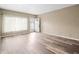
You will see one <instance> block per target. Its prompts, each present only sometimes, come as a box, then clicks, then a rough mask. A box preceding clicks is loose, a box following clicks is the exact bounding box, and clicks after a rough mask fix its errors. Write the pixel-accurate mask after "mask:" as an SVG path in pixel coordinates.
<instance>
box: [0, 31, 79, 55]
mask: <svg viewBox="0 0 79 59" xmlns="http://www.w3.org/2000/svg"><path fill="white" fill-rule="evenodd" d="M1 45H2V46H1V51H0V53H2V54H5V53H6V54H54V53H57V54H67V53H71V54H76V53H79V41H76V40H72V39H66V38H61V37H57V36H50V35H47V34H42V33H35V32H34V33H30V34H26V35H19V36H13V37H6V38H3V39H2V44H1Z"/></svg>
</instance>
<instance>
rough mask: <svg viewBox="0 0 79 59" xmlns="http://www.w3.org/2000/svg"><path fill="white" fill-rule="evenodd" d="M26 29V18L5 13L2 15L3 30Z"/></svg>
mask: <svg viewBox="0 0 79 59" xmlns="http://www.w3.org/2000/svg"><path fill="white" fill-rule="evenodd" d="M22 30H27V18H24V17H17V16H10V15H8V16H7V15H5V16H4V17H3V32H4V33H5V32H12V31H22Z"/></svg>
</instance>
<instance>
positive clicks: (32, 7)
mask: <svg viewBox="0 0 79 59" xmlns="http://www.w3.org/2000/svg"><path fill="white" fill-rule="evenodd" d="M69 6H72V4H0V8H3V9H7V10H12V11H19V12H24V13H30V14H35V15H39V14H43V13H46V12H50V11H54V10H57V9H61V8H65V7H69Z"/></svg>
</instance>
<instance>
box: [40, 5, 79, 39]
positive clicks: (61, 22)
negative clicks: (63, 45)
mask: <svg viewBox="0 0 79 59" xmlns="http://www.w3.org/2000/svg"><path fill="white" fill-rule="evenodd" d="M39 16H40V17H41V27H42V28H41V31H42V33H46V34H50V35H57V36H62V37H66V38H75V39H79V5H75V6H71V7H67V8H63V9H60V10H56V11H52V12H48V13H45V14H42V15H39Z"/></svg>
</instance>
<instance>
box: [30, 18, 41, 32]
mask: <svg viewBox="0 0 79 59" xmlns="http://www.w3.org/2000/svg"><path fill="white" fill-rule="evenodd" d="M40 25H41V24H40V19H39V18H38V17H36V18H35V17H33V18H31V19H30V32H40V31H41V30H40V28H41V27H40Z"/></svg>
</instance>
